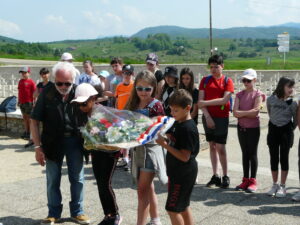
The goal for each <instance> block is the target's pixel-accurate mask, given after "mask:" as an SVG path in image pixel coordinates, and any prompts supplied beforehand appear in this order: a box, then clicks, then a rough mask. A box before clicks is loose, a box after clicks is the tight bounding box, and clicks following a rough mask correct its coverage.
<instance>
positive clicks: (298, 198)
mask: <svg viewBox="0 0 300 225" xmlns="http://www.w3.org/2000/svg"><path fill="white" fill-rule="evenodd" d="M292 200H293V201H296V202H300V191H298V192H297V193H296V194H295V195H294V196H293V197H292Z"/></svg>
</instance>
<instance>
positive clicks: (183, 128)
mask: <svg viewBox="0 0 300 225" xmlns="http://www.w3.org/2000/svg"><path fill="white" fill-rule="evenodd" d="M167 133H168V134H170V136H171V137H170V145H171V146H172V147H173V148H175V149H177V150H182V149H184V150H188V151H191V156H190V159H189V161H188V162H183V161H181V160H179V159H177V158H176V157H175V156H173V155H172V154H171V153H169V152H167V157H166V166H167V174H168V176H182V175H184V174H186V175H187V174H188V173H189V172H190V171H193V170H194V169H195V168H194V167H195V166H197V165H196V163H195V158H196V156H197V155H198V153H199V148H200V140H199V132H198V129H197V126H196V124H195V123H194V121H193V120H192V119H191V120H186V121H184V122H181V123H179V122H177V121H176V122H175V123H174V124H173V126H172V127H171V128H170V129H169V130H168V132H167Z"/></svg>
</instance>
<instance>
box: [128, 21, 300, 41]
mask: <svg viewBox="0 0 300 225" xmlns="http://www.w3.org/2000/svg"><path fill="white" fill-rule="evenodd" d="M283 32H288V33H289V34H290V35H291V37H292V38H293V37H298V38H299V37H300V23H286V24H281V25H275V26H268V27H232V28H225V29H219V28H213V37H214V38H229V39H234V38H236V39H238V38H255V39H257V38H261V39H275V38H277V35H278V34H280V33H283ZM157 33H165V34H168V35H170V36H171V37H172V38H175V37H185V38H208V37H209V29H208V28H185V27H179V26H157V27H148V28H144V29H142V30H140V31H139V32H137V33H136V34H134V35H132V37H139V38H146V37H147V36H148V35H149V34H157Z"/></svg>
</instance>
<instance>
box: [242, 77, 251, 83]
mask: <svg viewBox="0 0 300 225" xmlns="http://www.w3.org/2000/svg"><path fill="white" fill-rule="evenodd" d="M251 81H252V80H248V79H245V78H244V79H243V80H242V82H243V83H251Z"/></svg>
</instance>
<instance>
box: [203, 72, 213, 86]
mask: <svg viewBox="0 0 300 225" xmlns="http://www.w3.org/2000/svg"><path fill="white" fill-rule="evenodd" d="M211 78H212V75H208V76H207V77H204V88H206V85H207V84H208V81H209V80H210V79H211Z"/></svg>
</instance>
